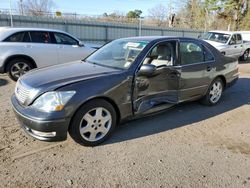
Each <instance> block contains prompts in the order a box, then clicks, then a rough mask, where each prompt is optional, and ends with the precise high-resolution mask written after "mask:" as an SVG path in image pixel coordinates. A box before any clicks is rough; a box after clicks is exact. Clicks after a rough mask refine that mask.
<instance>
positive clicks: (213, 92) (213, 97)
mask: <svg viewBox="0 0 250 188" xmlns="http://www.w3.org/2000/svg"><path fill="white" fill-rule="evenodd" d="M221 94H222V84H221V82H219V81H217V82H215V83H214V84H213V86H212V88H211V89H210V92H209V97H210V101H211V102H212V103H216V102H218V101H219V99H220V97H221Z"/></svg>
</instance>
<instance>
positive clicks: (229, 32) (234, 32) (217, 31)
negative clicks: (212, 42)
mask: <svg viewBox="0 0 250 188" xmlns="http://www.w3.org/2000/svg"><path fill="white" fill-rule="evenodd" d="M209 32H213V33H222V34H228V35H232V34H240V33H241V32H239V31H222V30H213V31H209Z"/></svg>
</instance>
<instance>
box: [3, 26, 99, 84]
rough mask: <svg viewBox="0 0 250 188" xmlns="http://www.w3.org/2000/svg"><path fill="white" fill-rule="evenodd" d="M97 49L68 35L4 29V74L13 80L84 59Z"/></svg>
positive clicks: (39, 30)
mask: <svg viewBox="0 0 250 188" xmlns="http://www.w3.org/2000/svg"><path fill="white" fill-rule="evenodd" d="M95 50H96V49H95V48H91V47H87V46H85V45H83V43H82V42H81V41H80V40H78V39H76V38H75V37H73V36H71V35H70V34H68V33H65V32H63V31H58V30H51V29H38V28H8V27H4V28H0V73H8V74H9V76H10V78H11V79H12V80H15V81H16V80H17V79H18V78H19V77H20V76H22V75H23V74H25V73H26V72H27V71H29V70H30V69H33V68H41V67H46V66H50V65H56V64H59V63H66V62H71V61H76V60H80V59H84V58H85V57H86V56H88V55H89V54H91V53H92V52H94V51H95Z"/></svg>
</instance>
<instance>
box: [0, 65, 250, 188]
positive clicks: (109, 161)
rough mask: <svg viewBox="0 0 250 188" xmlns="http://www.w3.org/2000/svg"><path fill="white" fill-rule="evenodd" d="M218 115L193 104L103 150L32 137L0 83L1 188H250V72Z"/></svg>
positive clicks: (128, 130) (245, 69) (246, 69)
mask: <svg viewBox="0 0 250 188" xmlns="http://www.w3.org/2000/svg"><path fill="white" fill-rule="evenodd" d="M240 71H241V76H240V79H239V81H238V83H237V84H236V85H234V86H233V87H232V88H230V89H228V90H227V91H226V92H225V93H224V96H223V99H222V101H221V103H220V104H218V105H217V106H214V107H206V106H202V105H201V104H199V103H198V102H192V103H187V104H183V105H180V106H177V107H176V108H174V109H171V110H168V111H166V112H164V113H161V114H159V115H155V116H152V117H147V118H143V119H140V120H136V121H132V122H129V123H126V124H124V125H121V126H119V127H118V128H117V130H116V131H115V133H114V135H113V137H112V138H111V139H110V140H108V141H107V142H106V143H104V144H103V145H101V146H98V147H94V148H90V147H83V146H80V145H78V144H76V143H75V142H74V141H73V140H72V139H71V138H70V137H69V138H68V140H67V141H64V142H52V143H51V142H42V141H37V140H34V139H33V138H31V137H29V136H27V135H26V134H25V133H24V132H23V131H22V130H21V129H20V128H19V125H18V123H17V120H16V119H15V117H14V114H13V112H12V109H11V104H10V96H11V94H12V93H13V90H14V85H15V83H14V82H12V81H10V80H9V79H8V77H7V75H1V76H0V104H1V107H0V182H1V183H0V187H116V188H119V187H150V188H151V187H159V188H160V187H173V188H177V187H178V188H180V187H213V188H214V187H232V188H236V187H237V188H240V187H250V115H249V112H250V87H249V86H250V64H241V65H240Z"/></svg>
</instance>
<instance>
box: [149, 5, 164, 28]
mask: <svg viewBox="0 0 250 188" xmlns="http://www.w3.org/2000/svg"><path fill="white" fill-rule="evenodd" d="M148 13H149V17H150V18H151V19H152V20H153V21H154V22H155V23H156V24H157V25H158V26H162V25H164V24H165V22H166V20H167V15H168V11H167V8H166V7H165V6H164V5H162V4H159V5H156V6H155V7H153V8H151V9H149V10H148Z"/></svg>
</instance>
